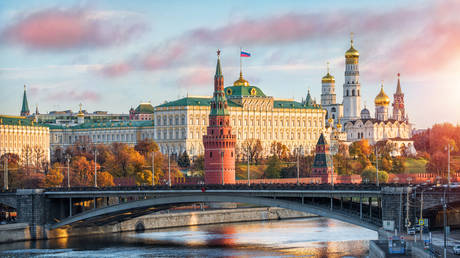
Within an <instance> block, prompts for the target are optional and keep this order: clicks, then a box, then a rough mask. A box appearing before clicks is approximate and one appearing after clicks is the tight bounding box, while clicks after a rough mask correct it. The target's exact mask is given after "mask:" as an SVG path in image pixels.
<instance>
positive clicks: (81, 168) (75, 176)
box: [71, 156, 94, 186]
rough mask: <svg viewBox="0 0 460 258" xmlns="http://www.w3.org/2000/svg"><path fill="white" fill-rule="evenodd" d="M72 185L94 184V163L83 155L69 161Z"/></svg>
mask: <svg viewBox="0 0 460 258" xmlns="http://www.w3.org/2000/svg"><path fill="white" fill-rule="evenodd" d="M71 168H72V169H71V170H72V175H71V180H72V185H76V186H93V185H94V165H93V166H92V164H91V163H90V162H89V161H88V160H87V159H86V157H83V156H77V157H75V158H73V159H72V163H71Z"/></svg>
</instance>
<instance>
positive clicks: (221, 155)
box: [220, 151, 225, 185]
mask: <svg viewBox="0 0 460 258" xmlns="http://www.w3.org/2000/svg"><path fill="white" fill-rule="evenodd" d="M220 158H221V160H222V185H225V182H224V151H221V152H220Z"/></svg>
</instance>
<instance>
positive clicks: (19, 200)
mask: <svg viewBox="0 0 460 258" xmlns="http://www.w3.org/2000/svg"><path fill="white" fill-rule="evenodd" d="M441 190H442V189H441ZM421 193H422V191H421V190H418V192H416V191H415V189H413V188H412V187H402V186H382V187H376V186H375V185H374V186H372V185H336V186H335V187H334V188H332V187H331V186H329V185H299V186H298V185H295V184H292V185H252V186H251V187H249V186H247V185H228V186H207V187H206V189H201V187H200V186H175V187H172V188H168V187H166V186H157V187H124V188H120V187H113V188H92V187H85V188H70V189H68V188H56V189H22V190H17V191H16V192H14V193H12V192H8V193H0V203H3V204H5V205H8V206H11V207H15V208H16V209H17V212H18V221H19V222H26V223H29V224H30V225H32V226H33V225H41V226H46V227H47V228H50V229H54V228H59V227H64V226H72V227H84V226H93V225H104V224H108V223H116V222H120V221H123V220H127V219H131V218H135V217H138V216H142V215H145V214H148V213H152V212H155V211H159V210H162V209H169V208H171V207H177V206H181V205H189V204H191V203H203V202H204V203H214V202H237V203H249V204H253V205H256V206H270V207H281V208H287V209H292V210H297V211H302V212H308V213H312V214H316V215H319V216H323V217H328V218H333V219H337V220H341V221H344V222H348V223H351V224H355V225H359V226H362V227H365V228H369V229H372V230H377V229H378V228H380V227H382V226H386V227H392V226H394V228H397V229H399V228H401V229H404V226H405V221H406V218H408V219H409V221H416V218H417V216H418V213H419V210H417V207H418V205H419V203H420V200H419V199H420V198H421ZM458 193H459V192H449V194H448V195H447V196H449V201H450V202H452V203H455V202H460V197H459V196H460V195H459V194H458ZM441 194H443V192H442V191H440V189H431V190H427V189H425V190H424V193H423V195H424V204H425V205H424V206H423V209H424V212H425V210H426V211H431V212H432V211H433V210H434V211H436V210H437V209H438V207H439V205H440V199H439V197H440V196H441ZM407 200H409V202H407Z"/></svg>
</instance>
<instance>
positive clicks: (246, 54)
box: [240, 51, 251, 57]
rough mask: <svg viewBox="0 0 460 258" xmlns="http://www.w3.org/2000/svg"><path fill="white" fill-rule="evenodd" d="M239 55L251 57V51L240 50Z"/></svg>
mask: <svg viewBox="0 0 460 258" xmlns="http://www.w3.org/2000/svg"><path fill="white" fill-rule="evenodd" d="M240 56H241V57H251V53H248V52H244V51H241V55H240Z"/></svg>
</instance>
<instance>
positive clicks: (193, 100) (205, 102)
mask: <svg viewBox="0 0 460 258" xmlns="http://www.w3.org/2000/svg"><path fill="white" fill-rule="evenodd" d="M211 100H212V98H199V97H185V98H181V99H178V100H174V101H170V102H166V103H164V104H161V105H159V106H156V107H182V106H207V107H209V106H211ZM228 106H229V107H240V105H238V104H236V103H235V102H232V101H228Z"/></svg>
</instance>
